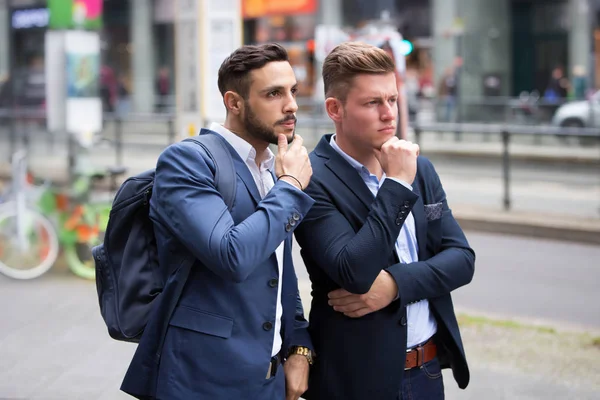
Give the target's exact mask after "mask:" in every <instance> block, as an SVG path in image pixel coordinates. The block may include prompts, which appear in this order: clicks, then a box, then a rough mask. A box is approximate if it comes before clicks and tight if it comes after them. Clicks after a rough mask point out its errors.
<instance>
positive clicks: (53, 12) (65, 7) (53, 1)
mask: <svg viewBox="0 0 600 400" xmlns="http://www.w3.org/2000/svg"><path fill="white" fill-rule="evenodd" d="M48 8H49V9H50V29H100V28H102V0H48Z"/></svg>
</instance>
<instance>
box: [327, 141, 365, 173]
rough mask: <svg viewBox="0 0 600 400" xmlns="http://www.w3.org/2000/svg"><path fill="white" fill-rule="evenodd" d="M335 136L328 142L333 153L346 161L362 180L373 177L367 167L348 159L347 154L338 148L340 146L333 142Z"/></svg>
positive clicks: (350, 158)
mask: <svg viewBox="0 0 600 400" xmlns="http://www.w3.org/2000/svg"><path fill="white" fill-rule="evenodd" d="M335 136H336V135H335V134H334V135H332V136H331V139H330V141H329V144H330V145H331V147H333V149H334V150H335V151H337V152H338V153H339V154H340V155H341V156H342V157H343V158H344V160H346V161H348V163H349V164H350V165H351V166H352V167H353V168H354V169H355V170H356V171H358V173H359V175H360V176H362V177H363V180H364V179H365V178H367V179H368V178H370V177H371V176H375V175H373V174H371V173H370V172H369V170H368V169H367V167H365V166H364V165H362V164H361V163H359V162H358V161H356V160H355V159H354V158H352V157H350V156H349V155H348V154H346V153H345V152H344V150H342V149H341V148H340V146H338V144H337V143H336V141H335Z"/></svg>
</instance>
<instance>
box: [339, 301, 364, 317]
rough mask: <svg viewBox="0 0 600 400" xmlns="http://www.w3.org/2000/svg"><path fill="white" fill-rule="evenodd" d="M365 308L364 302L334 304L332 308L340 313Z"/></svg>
mask: <svg viewBox="0 0 600 400" xmlns="http://www.w3.org/2000/svg"><path fill="white" fill-rule="evenodd" d="M363 308H365V304H364V303H362V302H361V303H350V304H346V305H343V306H335V307H333V309H334V310H335V311H337V312H341V313H344V314H345V313H348V312H354V311H357V310H360V309H363Z"/></svg>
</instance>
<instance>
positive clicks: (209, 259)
mask: <svg viewBox="0 0 600 400" xmlns="http://www.w3.org/2000/svg"><path fill="white" fill-rule="evenodd" d="M213 171H214V165H213V164H212V161H210V159H209V157H208V155H207V154H206V153H205V152H204V150H203V149H202V148H201V147H200V146H198V145H196V144H194V143H189V142H180V143H177V144H174V145H171V146H169V147H168V148H167V149H166V150H165V151H164V152H163V153H162V154H161V155H160V157H159V159H158V162H157V166H156V176H155V181H154V189H153V193H152V198H151V207H152V208H153V215H155V216H156V217H155V218H157V219H158V220H159V222H160V223H162V224H163V225H164V226H166V227H167V228H168V229H169V231H170V232H171V233H172V234H173V235H174V236H175V237H176V238H177V239H178V240H179V241H180V242H181V243H182V244H183V245H184V246H185V247H186V248H187V249H188V250H189V251H190V252H191V253H192V254H193V255H194V256H195V257H196V258H197V259H199V260H200V261H201V262H202V263H203V264H204V265H205V266H206V267H207V268H209V269H211V270H212V271H213V272H214V273H215V274H217V275H218V276H220V277H222V278H224V279H229V280H232V281H234V282H242V281H244V280H245V279H246V278H247V277H248V276H249V275H250V274H251V273H252V272H253V271H254V269H255V268H256V267H257V266H259V265H260V264H261V263H262V262H264V260H266V259H267V258H268V257H269V256H270V255H271V254H273V252H275V250H276V248H277V246H279V244H281V242H282V241H283V240H285V239H286V237H287V236H288V235H289V233H290V232H289V231H286V225H288V221H289V220H290V219H295V220H297V221H298V222H300V221H301V220H302V219H303V217H304V216H305V215H306V213H307V212H308V210H309V209H310V207H311V206H312V204H313V200H312V199H311V198H310V197H309V196H308V195H306V194H305V193H304V192H302V191H300V190H298V189H296V188H295V187H293V186H292V185H289V184H287V183H285V182H277V183H276V184H275V186H274V187H273V189H271V191H270V192H269V193H268V194H267V196H265V197H264V198H263V199H262V201H261V202H260V203H259V204H258V206H257V207H256V211H255V212H254V213H253V214H251V215H250V216H249V217H248V218H246V219H245V220H244V221H242V222H241V223H240V224H238V225H235V224H234V221H233V219H232V217H231V214H230V213H229V210H228V209H227V206H226V205H225V202H224V201H223V198H222V197H221V195H220V194H219V192H218V191H217V189H216V185H215V181H214V172H213ZM295 226H298V225H297V224H296V225H295ZM290 228H291V227H288V230H289V229H290Z"/></svg>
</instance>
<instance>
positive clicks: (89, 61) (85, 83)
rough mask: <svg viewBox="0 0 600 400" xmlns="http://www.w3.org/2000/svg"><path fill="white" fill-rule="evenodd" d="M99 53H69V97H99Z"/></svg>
mask: <svg viewBox="0 0 600 400" xmlns="http://www.w3.org/2000/svg"><path fill="white" fill-rule="evenodd" d="M99 67H100V57H99V54H78V53H67V77H68V82H67V95H68V97H72V98H73V97H98V96H99V92H98V83H99V78H100V75H99Z"/></svg>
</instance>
